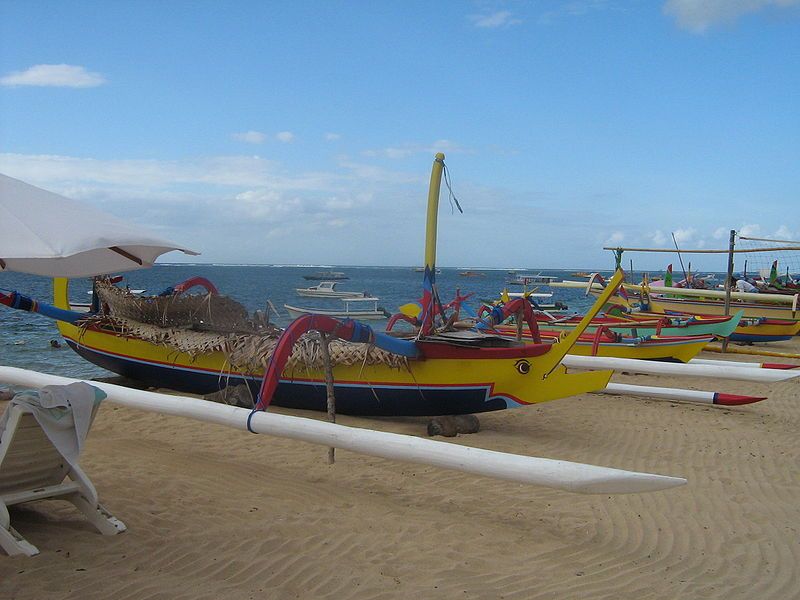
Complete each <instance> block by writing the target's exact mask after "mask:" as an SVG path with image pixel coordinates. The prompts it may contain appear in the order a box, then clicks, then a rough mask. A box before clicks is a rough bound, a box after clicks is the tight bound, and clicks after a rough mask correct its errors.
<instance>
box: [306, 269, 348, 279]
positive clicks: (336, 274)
mask: <svg viewBox="0 0 800 600" xmlns="http://www.w3.org/2000/svg"><path fill="white" fill-rule="evenodd" d="M303 279H308V280H310V281H317V280H319V281H338V280H341V279H350V278H349V277H348V276H347V275H345V274H344V273H342V272H340V271H317V272H316V273H312V274H311V275H303Z"/></svg>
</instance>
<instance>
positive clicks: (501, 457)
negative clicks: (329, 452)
mask: <svg viewBox="0 0 800 600" xmlns="http://www.w3.org/2000/svg"><path fill="white" fill-rule="evenodd" d="M76 381H79V380H77V379H71V378H68V377H60V376H57V375H46V374H44V373H38V372H36V371H28V370H26V369H18V368H15V367H0V382H4V383H8V384H12V385H18V386H31V387H43V386H46V385H67V384H70V383H75V382H76ZM86 383H89V384H90V385H93V386H96V387H98V388H100V389H101V390H103V391H104V392H105V393H106V394H107V395H108V400H109V401H110V402H113V403H115V404H119V405H122V406H126V407H128V408H135V409H139V410H145V411H149V412H156V413H159V414H166V415H173V416H177V417H188V418H191V419H196V420H199V421H206V422H209V423H216V424H218V425H225V426H226V427H233V428H235V429H242V430H244V431H247V429H248V420H249V426H250V429H251V430H252V431H254V432H256V433H263V434H268V435H274V436H277V437H284V438H289V439H294V440H301V441H304V442H309V443H311V444H320V445H322V446H328V447H336V448H343V449H345V450H351V451H353V452H359V453H361V454H367V455H370V456H378V457H381V458H388V459H391V460H400V461H404V462H412V463H419V464H425V465H432V466H436V467H442V468H445V469H453V470H456V471H464V472H466V473H472V474H474V475H483V476H486V477H494V478H497V479H505V480H509V481H516V482H518V483H526V484H531V485H541V486H544V487H549V488H555V489H560V490H565V491H568V492H577V493H581V494H630V493H639V492H654V491H658V490H664V489H668V488H671V487H675V486H679V485H684V484H685V483H686V480H685V479H683V478H681V477H668V476H666V475H654V474H650V473H638V472H635V471H624V470H621V469H611V468H608V467H598V466H594V465H587V464H582V463H575V462H569V461H564V460H553V459H549V458H537V457H532V456H521V455H519V454H509V453H506V452H496V451H494V450H485V449H483V448H471V447H469V446H460V445H457V444H450V443H447V442H438V441H434V440H428V439H424V438H417V437H413V436H409V435H401V434H397V433H388V432H383V431H374V430H371V429H359V428H356V427H346V426H344V425H337V424H334V423H329V422H326V421H317V420H314V419H308V418H302V417H292V416H288V415H279V414H275V413H270V412H264V411H256V412H251V411H250V410H248V409H246V408H239V407H235V406H228V405H226V404H216V403H213V402H209V401H207V400H199V399H197V398H189V397H187V396H172V395H167V394H159V393H156V392H147V391H143V390H134V389H130V388H126V387H122V386H119V385H114V384H110V383H101V382H97V381H86Z"/></svg>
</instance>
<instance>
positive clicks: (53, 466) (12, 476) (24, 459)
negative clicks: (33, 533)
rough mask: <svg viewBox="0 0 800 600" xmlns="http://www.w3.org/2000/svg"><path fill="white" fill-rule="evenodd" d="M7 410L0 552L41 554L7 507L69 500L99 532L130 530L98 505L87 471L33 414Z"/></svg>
mask: <svg viewBox="0 0 800 600" xmlns="http://www.w3.org/2000/svg"><path fill="white" fill-rule="evenodd" d="M6 410H7V411H8V412H9V414H8V419H7V421H6V426H5V429H4V430H3V431H2V435H0V547H2V548H3V550H5V551H6V552H7V553H8V554H12V555H13V554H26V555H28V556H33V555H35V554H38V553H39V550H38V549H37V548H36V547H35V546H34V545H33V544H31V543H30V542H28V541H27V540H25V538H23V537H22V536H21V535H20V534H19V533H18V532H17V531H16V530H15V529H14V528H13V527H12V526H11V518H10V516H9V513H8V508H7V507H8V506H12V505H14V504H20V503H22V502H30V501H32V500H43V499H53V498H55V499H63V500H67V501H69V502H72V503H73V504H74V505H75V506H76V507H77V508H78V510H80V511H81V512H82V513H83V514H84V515H86V518H87V519H88V520H89V522H90V523H91V524H92V525H94V526H95V527H96V528H97V529H98V530H99V531H100V533H102V534H104V535H114V534H116V533H120V532H122V531H125V529H126V527H125V524H124V523H122V521H120V520H118V519H116V518H115V517H113V516H112V515H111V514H110V513H109V512H108V511H107V510H106V509H105V508H103V506H102V505H100V503H99V502H98V501H97V491H96V490H95V488H94V486H93V485H92V482H91V481H89V478H88V477H87V476H86V474H85V473H84V472H83V470H82V469H81V468H80V467H79V466H78V465H77V464H70V462H69V461H68V460H67V459H66V458H65V457H64V455H63V454H62V453H61V452H60V451H59V450H58V449H57V448H56V447H55V446H54V445H53V443H52V442H51V441H50V439H49V438H48V437H47V435H46V434H45V432H44V430H43V429H42V428H41V427H40V425H39V423H38V421H37V420H36V417H35V416H34V413H33V410H32V409H30V408H28V407H26V406H24V405H15V404H9V405H8V407H7V409H6ZM94 412H95V411H94V410H93V411H92V419H93V418H94ZM72 462H73V463H74V462H75V461H72Z"/></svg>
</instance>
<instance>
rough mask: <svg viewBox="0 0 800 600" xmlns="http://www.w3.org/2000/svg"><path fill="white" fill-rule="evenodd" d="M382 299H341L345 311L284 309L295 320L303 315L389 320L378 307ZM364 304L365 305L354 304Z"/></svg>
mask: <svg viewBox="0 0 800 600" xmlns="http://www.w3.org/2000/svg"><path fill="white" fill-rule="evenodd" d="M378 300H380V298H341V301H342V302H344V310H323V309H321V308H305V307H300V306H291V305H289V304H284V305H283V308H285V309H286V312H288V313H289V316H290V317H292V318H293V319H296V318H298V317H301V316H303V315H325V316H327V317H341V318H350V319H356V320H375V319H388V318H389V317H390V316H391V315H390V314H389V313H388V312H386V310H384V309H383V308H381V307H380V306H378ZM362 302H363V303H364V305H360V304H355V305H353V303H362Z"/></svg>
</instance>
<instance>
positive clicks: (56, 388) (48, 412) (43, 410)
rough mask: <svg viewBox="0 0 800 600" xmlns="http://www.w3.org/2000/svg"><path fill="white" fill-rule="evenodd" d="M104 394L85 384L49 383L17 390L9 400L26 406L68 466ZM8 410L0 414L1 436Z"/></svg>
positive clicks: (76, 460) (79, 451) (77, 451)
mask: <svg viewBox="0 0 800 600" xmlns="http://www.w3.org/2000/svg"><path fill="white" fill-rule="evenodd" d="M105 397H106V393H105V392H104V391H103V390H101V389H99V388H96V387H94V386H92V385H89V384H88V383H84V382H82V381H81V382H78V383H71V384H69V385H48V386H45V387H43V388H42V389H41V390H25V391H23V392H19V393H17V394H16V395H15V396H14V397H13V398H12V399H11V402H10V403H9V407H10V406H11V405H13V404H17V405H20V406H24V407H27V408H29V409H30V410H31V412H32V413H33V416H34V418H35V419H36V421H37V422H38V423H39V426H40V427H41V428H42V430H43V431H44V432H45V435H47V438H48V439H49V440H50V442H52V444H53V445H54V446H55V447H56V449H58V451H59V452H60V453H61V454H62V455H63V456H64V458H65V459H67V462H69V464H71V465H77V464H78V458H79V457H80V454H81V449H82V448H83V442H84V440H85V439H86V436H87V435H88V434H89V428H90V427H91V425H92V416H93V411H94V409H95V407H96V406H98V405H99V404H100V401H101V400H103V399H104V398H105ZM8 414H9V413H8V410H6V411H5V412H4V413H3V415H2V416H0V435H1V434H2V433H3V431H4V430H5V427H6V421H7V420H8Z"/></svg>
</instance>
